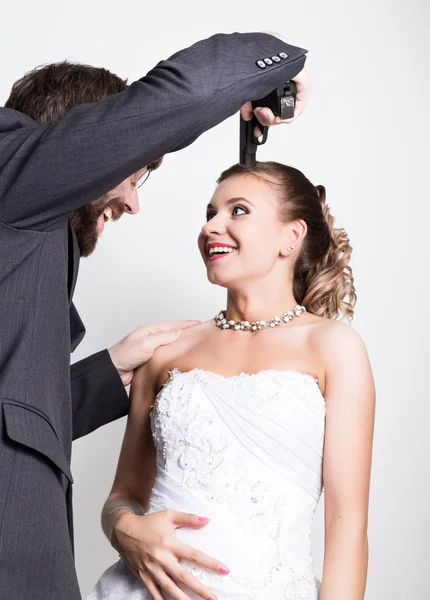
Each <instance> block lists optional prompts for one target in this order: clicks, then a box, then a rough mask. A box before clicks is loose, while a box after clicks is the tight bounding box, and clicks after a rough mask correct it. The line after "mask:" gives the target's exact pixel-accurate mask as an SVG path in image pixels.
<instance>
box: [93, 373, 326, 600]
mask: <svg viewBox="0 0 430 600" xmlns="http://www.w3.org/2000/svg"><path fill="white" fill-rule="evenodd" d="M151 421H152V430H153V436H154V440H155V444H156V448H157V478H156V483H155V486H154V489H153V493H152V497H151V501H150V506H149V512H154V511H158V510H164V509H167V508H174V509H176V510H180V511H186V512H193V513H196V514H199V515H203V516H207V517H210V518H211V522H210V523H209V525H207V526H205V527H204V528H203V529H200V530H193V529H189V528H181V529H178V530H177V531H176V535H177V537H178V538H180V539H181V540H182V541H184V542H186V543H187V544H190V545H192V546H194V547H196V548H199V549H201V550H203V551H204V552H206V553H208V554H210V555H211V556H214V557H216V558H218V559H220V560H221V561H223V562H224V563H225V564H227V565H228V566H229V568H230V571H231V572H230V574H229V575H227V576H222V575H217V574H214V573H213V572H211V571H208V570H206V569H201V568H197V567H195V566H192V565H190V564H187V563H184V566H185V567H186V568H187V569H189V570H190V571H191V572H193V574H195V575H196V576H197V577H199V579H200V580H202V581H203V582H204V583H205V584H206V585H207V586H208V587H210V588H211V589H212V590H213V591H214V592H215V593H216V594H217V596H218V598H219V600H227V599H228V600H245V599H246V600H267V598H274V599H276V600H281V599H283V600H316V599H317V598H318V590H319V582H318V581H317V579H316V578H315V577H314V575H313V572H312V559H311V547H310V545H311V543H310V534H311V525H312V519H313V515H314V512H315V509H316V506H317V503H318V500H319V498H320V494H321V489H322V454H323V441H324V424H325V403H324V398H323V396H322V394H321V392H320V390H319V387H318V383H317V381H316V380H315V379H314V378H313V377H311V376H310V375H306V374H302V373H297V372H294V371H276V370H266V371H261V372H260V373H257V374H254V375H247V374H245V373H242V374H241V375H237V376H233V377H228V378H227V377H223V376H222V375H218V374H215V373H210V372H208V371H203V370H201V369H194V370H192V371H189V372H180V371H179V370H178V369H174V370H173V371H171V372H170V373H169V379H168V380H167V382H166V383H165V385H164V387H163V389H162V390H161V391H160V393H159V394H158V396H157V398H156V401H155V403H154V407H153V411H152V414H151ZM103 578H104V580H103ZM103 585H104V586H105V587H104V590H105V592H104V595H103V591H102V590H103ZM121 586H123V587H122V588H121ZM124 586H125V587H124ZM106 590H107V593H106ZM121 590H122V591H121ZM121 593H123V595H120V594H121ZM135 593H136V594H137V595H132V594H135ZM187 593H188V594H189V595H190V597H193V598H197V596H192V594H190V593H189V592H187ZM92 594H93V595H91V594H90V596H89V599H88V600H100V599H102V598H103V599H109V600H114V599H115V600H120V599H122V598H124V599H125V598H127V600H134V599H135V600H146V599H148V600H149V595H148V593H147V592H146V591H145V590H144V588H143V586H142V585H141V584H140V583H139V582H138V581H137V579H136V578H134V576H132V575H131V574H130V573H128V572H127V568H126V567H125V565H124V564H123V563H122V564H121V561H120V562H119V563H117V565H114V567H111V569H110V570H108V571H107V572H106V573H105V574H104V575H103V576H102V578H101V579H100V581H99V584H98V586H96V588H95V590H93V592H92ZM126 594H128V595H126ZM139 594H140V595H139Z"/></svg>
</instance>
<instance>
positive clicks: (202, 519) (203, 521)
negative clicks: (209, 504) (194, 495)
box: [199, 517, 210, 523]
mask: <svg viewBox="0 0 430 600" xmlns="http://www.w3.org/2000/svg"><path fill="white" fill-rule="evenodd" d="M199 521H200V522H201V523H209V521H210V519H209V518H208V517H199Z"/></svg>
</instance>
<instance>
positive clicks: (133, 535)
mask: <svg viewBox="0 0 430 600" xmlns="http://www.w3.org/2000/svg"><path fill="white" fill-rule="evenodd" d="M208 522H209V519H207V518H205V517H199V516H198V515H191V514H188V513H180V512H177V511H175V510H165V511H160V512H156V513H152V514H150V515H144V516H138V515H134V514H132V513H126V512H125V513H123V515H121V517H120V518H119V519H118V520H117V522H116V524H115V530H114V533H113V536H112V545H113V547H114V548H115V549H116V550H117V551H118V552H119V553H120V555H121V556H122V557H123V559H124V560H125V562H126V564H127V566H128V567H129V569H130V570H131V571H132V572H133V573H134V574H135V575H136V576H137V577H138V578H139V579H140V580H141V581H142V582H143V583H144V585H145V586H146V588H147V589H148V592H149V593H150V595H151V598H152V599H153V600H163V596H162V595H161V591H160V590H163V591H164V592H166V593H167V594H169V596H171V597H172V598H174V600H189V596H188V595H187V594H186V593H185V592H183V591H182V590H181V589H180V588H179V587H178V583H180V584H182V585H184V586H185V587H186V588H188V589H189V590H191V591H193V592H194V593H195V594H197V595H198V596H199V597H201V598H204V599H205V600H215V599H216V596H215V594H214V593H213V592H211V590H210V589H209V588H207V587H206V586H205V585H203V584H202V583H200V581H199V580H198V579H196V577H194V576H193V575H191V573H189V571H187V570H186V569H184V567H183V566H182V565H181V564H180V562H179V560H180V559H184V560H186V561H188V562H190V563H194V564H196V565H199V566H200V567H206V568H207V569H210V570H212V571H215V572H216V573H218V574H222V575H227V574H228V573H229V569H228V568H227V567H226V566H225V565H224V564H223V563H221V562H220V561H219V560H216V559H215V558H212V557H211V556H208V555H207V554H204V553H203V552H200V551H199V550H196V549H195V548H192V547H191V546H188V545H187V544H184V543H183V542H181V541H179V540H178V539H177V538H176V537H175V535H174V532H175V529H177V528H178V527H193V528H200V527H204V526H205V525H207V523H208Z"/></svg>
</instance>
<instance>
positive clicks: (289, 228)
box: [279, 219, 308, 256]
mask: <svg viewBox="0 0 430 600" xmlns="http://www.w3.org/2000/svg"><path fill="white" fill-rule="evenodd" d="M307 230H308V227H307V225H306V222H305V221H303V219H298V220H297V221H292V222H291V223H288V225H286V227H285V236H284V241H283V244H282V247H281V250H280V252H279V253H280V255H281V256H289V255H290V254H294V253H295V252H297V249H298V247H299V246H300V244H301V242H302V241H303V239H304V237H305V236H306V233H307Z"/></svg>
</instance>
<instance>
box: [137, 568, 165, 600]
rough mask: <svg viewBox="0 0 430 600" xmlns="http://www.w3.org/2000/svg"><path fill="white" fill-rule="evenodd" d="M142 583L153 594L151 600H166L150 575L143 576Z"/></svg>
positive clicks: (141, 577)
mask: <svg viewBox="0 0 430 600" xmlns="http://www.w3.org/2000/svg"><path fill="white" fill-rule="evenodd" d="M140 579H141V581H142V582H143V584H144V585H145V587H146V589H147V590H148V592H149V593H150V594H151V600H164V598H163V596H162V595H161V592H160V588H159V587H158V585H157V584H156V583H155V582H154V581H153V580H152V579H151V578H150V577H149V576H148V574H146V573H145V574H141V576H140Z"/></svg>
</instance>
